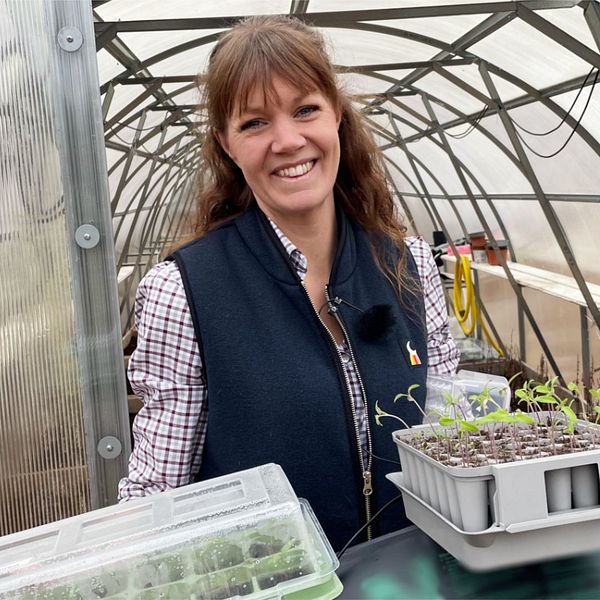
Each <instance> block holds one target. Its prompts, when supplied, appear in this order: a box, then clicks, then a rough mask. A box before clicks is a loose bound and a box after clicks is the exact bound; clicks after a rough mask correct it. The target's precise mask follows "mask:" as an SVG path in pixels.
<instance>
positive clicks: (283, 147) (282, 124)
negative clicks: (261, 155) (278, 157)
mask: <svg viewBox="0 0 600 600" xmlns="http://www.w3.org/2000/svg"><path fill="white" fill-rule="evenodd" d="M305 144H306V139H305V138H304V136H303V135H302V133H301V132H300V128H299V126H298V124H297V123H295V122H294V121H293V120H288V119H282V120H279V121H277V122H276V123H274V127H273V140H272V142H271V150H272V151H273V152H275V153H277V154H284V153H290V152H294V151H296V150H299V149H300V148H302V147H303V146H304V145H305Z"/></svg>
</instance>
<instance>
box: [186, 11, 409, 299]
mask: <svg viewBox="0 0 600 600" xmlns="http://www.w3.org/2000/svg"><path fill="white" fill-rule="evenodd" d="M273 75H277V76H278V77H280V78H281V79H283V80H285V81H287V82H288V83H290V84H292V85H294V86H295V87H297V88H298V89H299V90H300V91H302V92H306V93H310V92H312V91H314V90H318V91H319V92H320V93H322V94H323V95H324V96H325V97H326V98H328V99H329V101H330V102H331V103H332V105H333V106H334V107H335V109H336V110H337V112H338V115H339V116H340V119H341V121H340V126H339V136H340V153H341V155H340V165H339V170H338V174H337V178H336V181H335V185H334V197H335V199H336V202H337V203H339V204H340V205H341V207H342V208H343V210H344V211H345V212H346V214H347V215H348V216H349V217H351V218H352V219H353V220H354V221H356V222H357V223H358V224H359V225H360V226H362V228H363V229H364V230H365V231H366V232H367V235H368V236H369V239H370V241H371V247H372V249H373V252H374V256H375V260H376V262H377V264H378V266H379V268H380V270H381V271H382V273H383V274H384V275H385V276H386V277H387V278H388V279H389V280H390V282H391V283H392V284H393V285H394V287H395V288H396V290H397V291H398V293H400V292H401V290H402V289H409V290H413V291H414V286H415V282H414V280H413V279H412V278H409V277H407V274H406V272H405V269H404V265H405V262H406V246H405V244H404V236H405V233H406V227H405V226H404V225H403V223H402V221H401V220H400V218H399V216H398V215H397V214H396V211H395V206H394V201H393V198H392V195H391V193H390V191H389V189H388V187H387V184H386V179H385V174H384V169H383V164H382V157H381V154H380V152H379V150H378V148H377V146H376V145H375V143H374V141H373V139H372V138H371V136H370V135H369V133H368V132H367V128H366V125H365V122H364V119H363V117H362V115H360V114H359V113H358V112H357V111H356V110H355V109H354V108H353V106H352V104H351V101H350V98H349V97H348V96H347V95H346V94H345V93H344V92H343V91H342V90H341V89H340V88H339V87H338V85H337V83H336V76H335V71H334V68H333V66H332V64H331V62H330V61H329V58H328V57H327V52H326V49H325V43H324V40H323V38H322V37H321V35H320V34H319V32H318V31H317V30H316V29H315V28H312V27H309V26H307V25H306V24H304V23H303V22H302V21H300V20H298V19H294V18H292V17H287V16H259V17H249V18H247V19H245V20H243V21H241V22H240V23H239V24H237V25H236V26H234V27H233V28H232V29H230V30H229V31H227V32H226V33H224V34H223V35H222V36H221V38H220V39H219V42H218V43H217V44H216V46H215V47H214V49H213V50H212V52H211V55H210V58H209V63H208V69H207V72H206V73H205V74H204V75H201V76H199V78H198V81H199V86H200V89H201V91H202V92H203V105H204V107H205V109H206V111H207V115H208V131H207V133H206V137H205V141H204V145H203V148H202V150H203V155H204V159H205V162H206V166H207V169H208V175H209V177H208V178H207V177H203V178H202V180H201V181H200V183H199V186H200V190H199V198H198V206H197V212H196V218H197V220H196V225H195V234H194V236H193V237H194V238H197V237H201V236H203V235H205V234H206V233H208V232H209V231H211V230H213V229H215V228H216V227H218V226H219V225H220V224H221V223H223V222H225V221H227V220H229V219H230V218H232V217H235V216H237V215H239V214H241V213H243V212H244V211H245V210H246V209H247V208H248V207H249V206H250V204H251V203H252V202H253V201H254V199H253V195H252V192H251V190H250V188H249V187H248V184H247V183H246V181H245V179H244V176H243V174H242V171H241V170H240V169H239V168H238V167H237V165H236V164H235V163H234V162H233V161H232V160H231V158H229V156H228V155H227V154H226V153H225V151H224V150H223V148H222V147H221V145H220V144H219V142H218V141H217V136H216V133H224V132H225V129H226V127H227V121H228V119H229V117H230V116H231V115H232V113H233V111H234V109H235V107H236V106H237V103H238V102H239V105H240V108H241V110H244V109H245V107H246V106H247V102H248V98H249V96H250V94H251V92H252V91H253V90H255V89H262V91H263V94H264V95H265V98H270V97H272V95H273V87H272V78H273ZM386 238H387V239H388V240H390V241H391V242H392V244H393V246H395V248H396V249H397V254H398V260H397V261H395V264H390V262H389V248H388V252H387V253H386V252H385V249H384V240H385V239H386ZM386 255H387V256H388V258H387V259H386Z"/></svg>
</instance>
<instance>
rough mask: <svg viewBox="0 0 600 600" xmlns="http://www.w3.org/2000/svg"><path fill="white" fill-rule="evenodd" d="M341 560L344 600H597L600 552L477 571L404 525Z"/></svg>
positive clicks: (349, 550) (356, 548) (418, 531)
mask: <svg viewBox="0 0 600 600" xmlns="http://www.w3.org/2000/svg"><path fill="white" fill-rule="evenodd" d="M340 563H341V565H340V568H339V569H338V571H337V574H338V577H339V578H340V579H341V580H342V583H343V584H344V592H343V593H342V595H341V596H340V598H342V599H346V600H348V599H353V600H359V599H360V600H420V599H428V600H429V599H438V598H439V599H441V598H473V599H477V600H482V599H487V598H490V599H492V598H497V599H512V598H526V599H538V598H553V599H558V598H590V599H594V600H600V552H595V553H593V554H585V555H582V556H576V557H570V558H564V559H560V560H553V561H546V562H544V563H534V564H529V565H523V566H520V567H511V568H508V569H501V570H498V571H488V572H485V573H475V572H472V571H468V570H466V569H464V568H463V567H461V566H460V564H459V563H458V562H457V561H456V559H454V558H453V557H452V556H451V555H450V554H448V553H447V552H446V551H445V550H443V549H442V548H441V547H440V546H438V545H437V544H436V543H435V542H434V541H433V540H431V539H430V538H429V537H428V536H427V535H425V534H424V533H423V532H422V531H420V530H419V529H417V528H416V527H408V528H406V529H403V530H402V531H399V532H396V533H392V534H389V535H386V536H383V537H380V538H377V539H375V540H372V541H370V542H365V543H364V544H360V545H357V546H354V547H352V548H350V549H348V550H347V551H346V553H345V554H344V555H343V556H342V558H341V559H340Z"/></svg>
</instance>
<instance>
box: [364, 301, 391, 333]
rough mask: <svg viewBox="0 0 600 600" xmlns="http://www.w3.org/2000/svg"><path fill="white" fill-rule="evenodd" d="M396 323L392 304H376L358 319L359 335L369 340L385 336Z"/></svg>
mask: <svg viewBox="0 0 600 600" xmlns="http://www.w3.org/2000/svg"><path fill="white" fill-rule="evenodd" d="M395 324H396V317H395V316H394V311H393V308H392V306H391V305H390V304H375V306H371V308H368V309H367V310H365V311H363V313H362V314H361V316H360V317H359V319H358V323H357V327H356V328H357V332H358V335H359V336H360V337H361V338H362V339H363V340H367V341H375V340H381V339H383V338H385V337H386V336H387V335H388V334H389V333H390V332H391V330H392V328H393V327H394V325H395Z"/></svg>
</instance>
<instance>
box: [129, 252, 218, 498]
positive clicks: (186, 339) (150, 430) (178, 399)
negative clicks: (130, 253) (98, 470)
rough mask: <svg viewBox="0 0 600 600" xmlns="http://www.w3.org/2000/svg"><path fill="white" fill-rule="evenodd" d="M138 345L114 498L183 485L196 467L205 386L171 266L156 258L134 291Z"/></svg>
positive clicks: (131, 366) (182, 296)
mask: <svg viewBox="0 0 600 600" xmlns="http://www.w3.org/2000/svg"><path fill="white" fill-rule="evenodd" d="M135 312H136V324H137V328H138V346H137V348H136V350H135V351H134V352H133V354H132V356H131V359H130V362H129V380H130V382H131V386H132V388H133V390H134V392H135V393H136V394H137V395H138V396H139V397H140V398H141V399H142V400H143V407H142V409H141V410H140V412H139V413H138V415H137V416H136V418H135V421H134V424H133V437H134V449H133V452H132V454H131V457H130V459H129V474H128V476H127V477H126V478H124V479H121V481H120V482H119V490H118V494H119V500H120V501H124V500H129V499H130V498H134V497H139V496H145V495H147V494H153V493H156V492H162V491H164V490H167V489H171V488H175V487H178V486H181V485H186V484H188V483H190V482H191V481H192V480H193V477H194V475H195V474H196V473H197V472H198V471H199V469H200V462H201V457H202V446H203V444H204V438H205V434H206V417H207V415H206V413H207V406H206V395H207V390H206V385H205V382H204V379H203V370H202V364H201V360H200V353H199V349H198V344H197V343H196V335H195V332H194V327H193V324H192V319H191V315H190V311H189V308H188V304H187V298H186V295H185V290H184V288H183V284H182V281H181V275H180V274H179V269H178V268H177V265H176V264H175V263H174V262H169V263H160V264H158V265H156V266H155V267H154V268H153V269H151V270H150V271H149V272H148V273H147V274H146V276H145V277H144V278H143V279H142V281H141V282H140V285H139V286H138V291H137V294H136V306H135Z"/></svg>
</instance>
